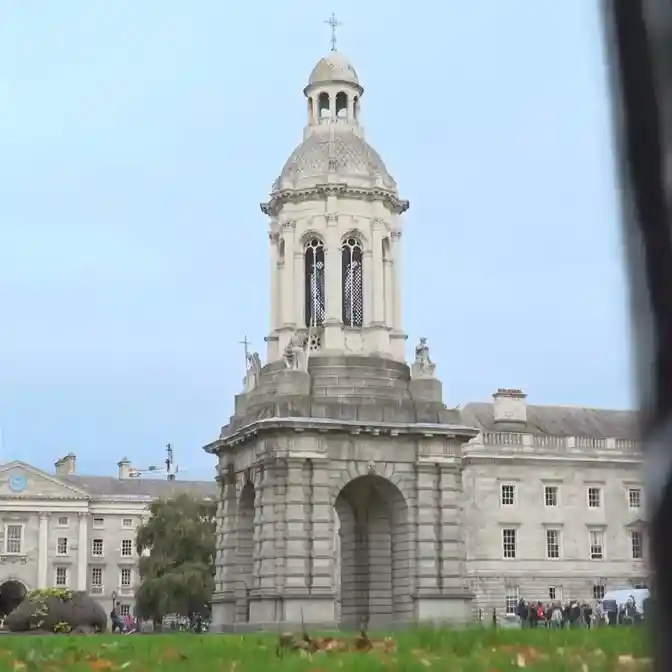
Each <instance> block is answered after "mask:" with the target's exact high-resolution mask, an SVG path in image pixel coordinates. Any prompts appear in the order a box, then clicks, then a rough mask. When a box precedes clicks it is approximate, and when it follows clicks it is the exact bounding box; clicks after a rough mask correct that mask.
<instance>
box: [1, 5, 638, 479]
mask: <svg viewBox="0 0 672 672" xmlns="http://www.w3.org/2000/svg"><path fill="white" fill-rule="evenodd" d="M332 10H334V11H336V13H337V15H338V17H339V18H340V20H341V21H343V23H344V24H345V25H344V26H343V27H342V28H341V29H340V38H339V47H340V49H341V50H342V51H343V52H344V53H345V54H346V55H347V56H348V57H349V58H350V60H351V61H352V62H353V64H354V66H355V67H356V69H357V70H358V73H359V75H360V79H361V81H362V83H363V85H364V87H365V89H366V93H365V95H364V98H363V100H362V114H363V116H364V118H365V125H366V128H367V137H368V139H369V141H370V142H371V143H372V144H373V146H374V147H375V148H376V149H377V150H378V151H379V152H380V153H381V155H382V156H383V158H384V160H385V161H386V163H387V165H388V167H389V169H390V171H391V172H392V174H393V175H394V177H395V178H396V179H397V181H398V183H399V187H400V191H401V195H402V196H403V197H404V198H408V199H410V201H411V209H410V211H409V212H408V214H407V215H406V216H405V221H404V225H405V234H404V238H403V252H404V283H405V295H404V298H405V302H404V314H405V325H406V330H407V332H408V333H409V335H410V340H409V345H411V344H414V343H415V342H416V341H417V338H418V337H419V336H427V337H428V338H429V343H430V345H431V349H432V357H433V359H434V360H435V361H436V362H437V363H438V370H437V372H438V374H439V376H440V377H441V378H442V380H443V384H444V393H445V398H446V402H447V403H448V404H451V405H455V404H458V403H463V404H464V403H465V402H466V401H469V400H485V399H488V398H489V397H490V394H491V393H492V392H493V391H494V390H495V389H496V388H497V387H522V388H523V389H524V390H525V391H526V392H527V393H528V395H529V401H530V402H532V403H534V402H537V403H559V404H577V405H590V406H598V407H627V406H628V405H630V404H631V403H632V398H633V394H632V393H631V382H630V362H629V353H628V341H629V334H628V328H627V321H626V303H625V298H624V287H625V284H624V272H623V269H622V252H621V242H620V237H619V231H618V225H617V219H616V212H617V208H616V197H615V190H614V170H613V167H612V150H611V138H610V130H609V107H608V99H607V91H606V77H605V73H604V62H603V49H602V36H601V33H600V25H599V20H598V19H599V17H598V13H597V2H595V1H593V0H563V2H540V1H539V0H508V1H507V2H502V1H501V0H472V1H471V2H457V1H456V0H450V1H449V2H435V1H433V0H432V1H429V0H418V1H417V2H414V3H412V5H409V4H408V3H401V2H400V3H396V4H395V3H388V2H381V1H380V0H370V1H369V2H361V0H360V1H359V2H354V0H339V1H338V2H337V3H333V2H331V3H329V2H326V0H314V1H313V2H307V1H305V0H289V1H287V2H284V3H281V4H278V3H269V2H265V1H264V2H261V1H260V0H251V1H250V2H245V3H230V2H225V1H224V0H190V1H189V2H187V1H186V0H142V1H141V2H138V0H114V1H113V0H97V1H95V2H94V1H92V0H58V1H57V2H56V1H52V2H44V1H42V0H6V1H5V2H3V3H2V4H0V307H1V309H2V312H1V316H2V332H1V333H2V338H1V339H0V425H1V426H2V429H3V437H4V442H3V451H2V455H1V456H0V458H1V459H5V460H6V459H14V458H20V459H24V460H26V461H29V462H31V463H33V464H35V465H36V466H39V467H42V468H48V469H50V470H51V469H52V468H53V466H52V465H53V462H54V460H55V459H56V458H58V457H59V456H61V455H63V454H65V453H67V452H68V451H74V452H75V453H76V454H77V455H78V458H79V470H80V471H81V472H89V473H114V471H115V470H116V466H115V465H116V462H117V461H118V459H119V458H121V457H122V456H123V455H128V456H129V457H130V458H131V459H132V460H133V461H134V462H136V463H137V464H138V466H142V464H143V463H147V462H149V461H153V460H154V461H156V460H160V459H161V458H162V457H163V454H162V451H163V447H164V445H165V444H166V443H167V442H169V441H171V442H173V443H174V444H175V446H176V453H177V458H178V462H179V463H180V467H181V470H182V471H183V472H184V476H185V477H187V476H189V477H210V475H211V474H212V471H211V469H212V459H211V458H210V457H209V456H207V455H205V454H204V453H203V451H202V450H201V446H202V445H203V444H204V443H206V442H207V441H209V440H211V439H213V438H215V437H216V436H217V433H218V431H219V428H220V426H221V425H222V424H223V423H224V422H225V421H226V420H227V418H228V416H229V414H230V412H231V409H232V399H233V395H234V394H235V393H236V392H238V391H239V389H240V382H241V379H242V376H243V370H244V361H243V356H242V349H241V346H240V345H238V341H239V340H240V339H241V338H242V337H243V335H244V334H245V333H247V334H248V335H249V337H250V338H251V339H252V341H253V343H254V345H255V346H256V349H259V350H260V351H262V353H263V345H264V344H263V337H264V336H265V334H266V327H267V313H268V310H267V305H268V288H267V278H268V263H267V229H266V226H267V223H266V221H265V218H264V216H263V215H262V214H261V212H260V211H259V207H258V203H259V202H260V201H262V200H264V199H265V198H266V196H267V193H268V191H269V189H270V186H271V183H272V181H273V180H274V178H275V177H276V176H277V174H278V172H279V171H280V168H281V167H282V165H283V163H284V161H285V159H286V158H287V156H288V155H289V153H290V152H291V151H292V149H293V148H294V147H295V145H296V144H298V142H299V141H300V138H301V131H302V128H303V124H304V121H305V119H304V113H305V105H304V99H303V96H302V88H303V86H304V85H305V83H306V79H307V77H308V74H309V73H310V70H311V69H312V67H313V65H314V64H315V62H316V61H317V60H318V58H319V57H320V56H322V55H324V53H326V52H327V51H328V48H329V28H328V27H327V26H325V25H324V24H323V23H322V21H323V19H325V18H327V17H328V16H329V14H330V13H331V11H332Z"/></svg>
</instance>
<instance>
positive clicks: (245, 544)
mask: <svg viewBox="0 0 672 672" xmlns="http://www.w3.org/2000/svg"><path fill="white" fill-rule="evenodd" d="M254 494H255V493H254V485H253V484H252V482H251V481H248V482H247V483H246V484H245V485H244V486H243V490H242V492H241V493H240V499H239V501H238V529H237V531H236V568H237V572H238V577H237V579H238V580H237V581H236V621H237V622H239V623H247V622H248V621H249V620H250V591H251V590H252V580H253V576H254Z"/></svg>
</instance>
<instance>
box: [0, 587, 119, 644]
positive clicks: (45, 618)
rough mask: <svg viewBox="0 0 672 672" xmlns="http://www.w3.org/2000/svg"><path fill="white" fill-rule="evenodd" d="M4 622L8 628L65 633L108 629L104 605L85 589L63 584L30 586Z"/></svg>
mask: <svg viewBox="0 0 672 672" xmlns="http://www.w3.org/2000/svg"><path fill="white" fill-rule="evenodd" d="M5 624H6V625H7V627H8V628H9V630H10V631H11V632H27V631H29V630H41V631H46V632H58V633H68V632H72V631H73V630H75V629H77V630H78V631H81V630H87V629H91V630H94V631H96V632H105V631H106V630H107V615H106V614H105V610H104V609H103V607H102V606H101V605H100V604H99V603H98V602H96V600H94V599H93V598H91V597H89V596H88V595H87V594H86V593H84V592H72V591H70V590H67V589H64V588H44V589H38V590H33V591H31V592H30V593H28V595H27V596H26V598H25V599H24V600H23V602H21V604H20V605H19V606H18V607H17V608H16V609H15V610H14V611H13V612H12V613H11V614H9V616H7V619H6V621H5Z"/></svg>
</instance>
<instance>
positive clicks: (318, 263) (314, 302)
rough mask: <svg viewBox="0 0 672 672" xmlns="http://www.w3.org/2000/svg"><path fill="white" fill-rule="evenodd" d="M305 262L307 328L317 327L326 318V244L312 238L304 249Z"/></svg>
mask: <svg viewBox="0 0 672 672" xmlns="http://www.w3.org/2000/svg"><path fill="white" fill-rule="evenodd" d="M304 262H305V269H306V272H305V278H306V287H305V297H306V306H305V316H306V326H307V327H317V326H320V325H321V324H322V322H324V317H325V291H324V287H325V276H324V243H323V242H322V241H321V240H320V239H319V238H311V239H310V240H309V241H308V242H307V243H306V246H305V248H304Z"/></svg>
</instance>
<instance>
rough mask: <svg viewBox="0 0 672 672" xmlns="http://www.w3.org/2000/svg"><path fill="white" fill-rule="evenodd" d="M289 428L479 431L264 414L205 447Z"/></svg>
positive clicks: (428, 433)
mask: <svg viewBox="0 0 672 672" xmlns="http://www.w3.org/2000/svg"><path fill="white" fill-rule="evenodd" d="M277 429H284V430H287V429H290V430H293V431H295V432H307V431H309V432H321V433H331V432H338V433H346V434H352V435H358V434H369V435H371V436H399V435H400V434H405V435H409V436H421V437H423V438H431V437H434V436H439V437H446V438H451V439H454V438H461V439H462V440H463V441H467V440H468V439H470V438H471V437H473V436H475V435H476V434H477V433H478V430H477V429H474V428H473V427H466V426H464V425H453V424H435V423H403V422H363V421H361V420H335V419H325V418H299V417H288V418H263V419H261V420H255V421H254V422H251V423H250V424H249V425H245V426H244V427H241V428H240V429H238V430H236V431H235V432H234V433H233V434H230V435H229V436H225V437H221V438H219V439H217V440H216V441H213V442H212V443H209V444H208V445H207V446H204V450H205V451H206V452H208V453H213V454H216V453H218V452H219V451H220V450H223V449H226V448H232V447H234V446H236V445H238V444H241V443H245V442H247V441H249V440H250V439H253V438H254V437H256V436H257V435H259V434H262V433H265V432H269V431H273V430H277Z"/></svg>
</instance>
